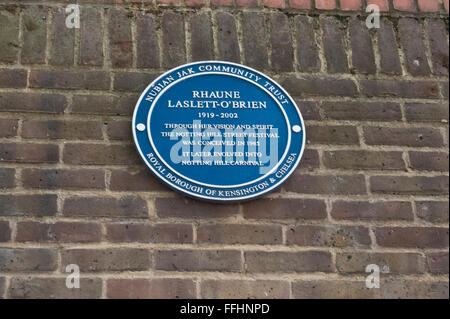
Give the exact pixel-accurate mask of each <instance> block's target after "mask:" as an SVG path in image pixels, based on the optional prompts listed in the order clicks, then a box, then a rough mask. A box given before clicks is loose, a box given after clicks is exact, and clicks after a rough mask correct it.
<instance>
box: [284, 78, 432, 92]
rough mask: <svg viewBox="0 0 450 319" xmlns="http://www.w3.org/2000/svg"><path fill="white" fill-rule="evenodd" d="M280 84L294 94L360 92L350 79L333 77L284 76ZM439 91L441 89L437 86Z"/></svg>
mask: <svg viewBox="0 0 450 319" xmlns="http://www.w3.org/2000/svg"><path fill="white" fill-rule="evenodd" d="M279 82H280V84H281V85H282V86H283V87H284V88H285V89H286V90H287V91H288V92H289V93H290V94H291V95H293V96H298V97H308V96H348V97H355V96H357V94H358V92H357V89H356V85H355V83H354V82H353V81H352V80H350V79H331V78H314V77H311V78H309V77H308V78H302V79H299V78H296V77H294V76H288V77H283V78H281V79H280V81H279ZM436 90H437V93H439V92H438V91H439V89H438V88H437V86H436Z"/></svg>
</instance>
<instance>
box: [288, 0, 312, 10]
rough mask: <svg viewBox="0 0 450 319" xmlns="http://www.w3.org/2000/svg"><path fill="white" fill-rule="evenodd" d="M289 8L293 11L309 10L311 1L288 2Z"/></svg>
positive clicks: (294, 0) (291, 0)
mask: <svg viewBox="0 0 450 319" xmlns="http://www.w3.org/2000/svg"><path fill="white" fill-rule="evenodd" d="M289 7H291V8H293V9H311V0H289Z"/></svg>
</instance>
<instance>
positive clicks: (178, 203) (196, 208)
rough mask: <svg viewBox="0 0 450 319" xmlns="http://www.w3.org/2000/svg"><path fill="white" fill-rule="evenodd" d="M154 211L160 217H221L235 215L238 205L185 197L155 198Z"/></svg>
mask: <svg viewBox="0 0 450 319" xmlns="http://www.w3.org/2000/svg"><path fill="white" fill-rule="evenodd" d="M155 208H156V213H157V215H158V216H159V217H160V218H168V217H180V218H187V219H192V218H223V217H229V216H232V215H236V214H237V213H238V209H239V206H238V205H219V206H217V205H214V204H212V203H207V202H201V201H195V200H191V199H188V198H186V197H176V198H157V199H156V201H155Z"/></svg>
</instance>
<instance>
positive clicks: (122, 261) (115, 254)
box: [61, 248, 151, 272]
mask: <svg viewBox="0 0 450 319" xmlns="http://www.w3.org/2000/svg"><path fill="white" fill-rule="evenodd" d="M61 263H62V266H63V267H65V266H66V265H70V264H76V265H78V266H79V267H80V271H82V272H99V271H142V270H148V269H149V268H150V264H151V261H150V252H149V251H148V250H147V249H139V248H109V249H67V250H64V251H63V252H62V253H61Z"/></svg>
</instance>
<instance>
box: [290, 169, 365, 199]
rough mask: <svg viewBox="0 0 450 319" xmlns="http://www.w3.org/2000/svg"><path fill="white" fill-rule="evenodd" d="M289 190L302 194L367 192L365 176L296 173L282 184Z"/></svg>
mask: <svg viewBox="0 0 450 319" xmlns="http://www.w3.org/2000/svg"><path fill="white" fill-rule="evenodd" d="M282 187H283V189H285V190H286V191H288V192H295V193H300V194H336V195H357V194H365V193H366V185H365V181H364V176H363V175H360V174H357V175H307V174H297V173H296V174H294V175H293V176H291V177H290V178H289V179H288V180H287V182H286V183H285V184H284V186H282Z"/></svg>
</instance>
